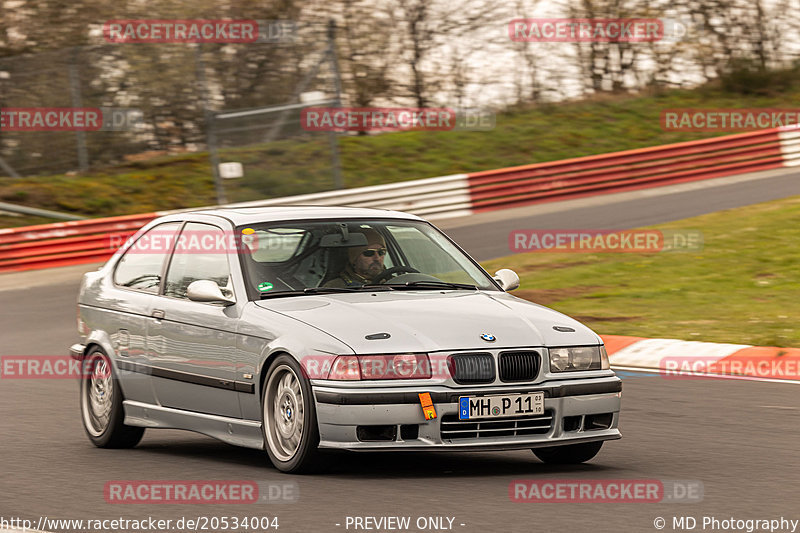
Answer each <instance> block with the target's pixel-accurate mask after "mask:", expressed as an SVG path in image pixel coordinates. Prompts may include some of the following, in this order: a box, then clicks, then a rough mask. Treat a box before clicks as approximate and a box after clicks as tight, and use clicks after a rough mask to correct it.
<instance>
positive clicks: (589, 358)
mask: <svg viewBox="0 0 800 533" xmlns="http://www.w3.org/2000/svg"><path fill="white" fill-rule="evenodd" d="M608 368H610V365H609V364H608V354H607V353H606V347H605V346H603V345H602V344H601V345H600V346H575V347H571V348H550V372H577V371H580V370H607V369H608Z"/></svg>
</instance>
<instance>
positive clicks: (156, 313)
mask: <svg viewBox="0 0 800 533" xmlns="http://www.w3.org/2000/svg"><path fill="white" fill-rule="evenodd" d="M150 316H152V317H153V318H155V319H156V320H161V319H162V318H164V310H163V309H153V312H152V313H150Z"/></svg>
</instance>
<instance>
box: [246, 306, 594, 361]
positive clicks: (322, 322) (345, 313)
mask: <svg viewBox="0 0 800 533" xmlns="http://www.w3.org/2000/svg"><path fill="white" fill-rule="evenodd" d="M256 305H257V306H259V307H263V308H266V309H269V310H271V311H274V312H278V313H281V314H283V315H286V316H289V317H292V318H294V319H296V320H299V321H301V322H304V323H305V324H308V325H310V326H313V327H315V328H317V329H320V330H322V331H325V332H326V333H328V334H330V335H332V336H334V337H336V338H337V339H339V340H340V341H341V342H343V343H345V344H347V345H348V346H350V347H351V348H352V349H353V351H354V352H355V353H398V352H436V351H448V350H472V349H482V350H486V349H496V348H514V347H533V346H569V345H588V344H598V343H599V342H600V338H599V337H598V336H597V335H596V334H595V333H594V332H593V331H592V330H590V329H589V328H587V327H586V326H584V325H582V324H581V323H580V322H577V321H576V320H573V319H571V318H569V317H567V316H565V315H563V314H561V313H558V312H556V311H553V310H552V309H548V308H546V307H542V306H540V305H537V304H534V303H531V302H527V301H525V300H521V299H519V298H515V297H513V296H511V295H510V294H507V293H502V292H478V291H408V292H407V291H402V292H401V291H393V292H388V291H387V292H382V291H381V292H359V293H353V294H335V295H307V296H294V297H286V298H275V299H272V300H263V301H259V302H256ZM553 326H565V327H566V328H571V329H573V330H574V331H557V330H555V329H553ZM386 333H388V334H389V336H388V338H380V337H386V335H378V334H386ZM482 334H489V335H492V336H493V337H495V339H496V340H495V341H493V342H487V341H485V340H483V339H482V338H481V335H482ZM367 336H378V337H379V338H376V339H373V340H370V339H367Z"/></svg>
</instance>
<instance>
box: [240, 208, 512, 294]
mask: <svg viewBox="0 0 800 533" xmlns="http://www.w3.org/2000/svg"><path fill="white" fill-rule="evenodd" d="M238 232H239V233H241V235H242V241H243V243H244V244H245V245H246V247H247V249H248V250H249V252H250V253H244V254H242V258H243V259H242V261H243V265H244V274H245V279H246V282H247V285H248V292H249V293H250V294H251V296H253V297H255V298H266V297H271V296H273V295H278V294H281V293H282V295H284V296H286V295H289V294H294V293H297V294H309V293H320V292H349V291H357V290H365V289H369V290H376V289H384V290H390V289H396V290H400V289H403V290H408V289H410V288H414V289H420V290H424V289H471V290H474V289H482V290H498V289H497V287H496V286H495V285H494V283H493V282H492V280H491V278H490V277H489V276H488V275H487V274H486V272H485V271H483V269H481V268H480V267H479V266H478V265H477V264H475V263H474V262H473V261H472V260H471V259H470V258H469V257H467V256H466V255H465V254H464V253H463V252H461V251H460V250H459V249H458V248H457V247H456V246H454V245H453V243H452V242H450V240H449V239H447V237H445V236H444V235H443V234H442V233H441V232H439V231H438V230H436V229H435V228H433V227H432V226H430V225H429V224H427V223H424V222H414V221H404V220H364V221H360V220H359V221H353V220H325V221H310V222H309V221H303V222H281V223H263V224H251V225H248V226H242V227H239V228H238Z"/></svg>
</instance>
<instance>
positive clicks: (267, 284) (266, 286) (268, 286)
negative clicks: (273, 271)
mask: <svg viewBox="0 0 800 533" xmlns="http://www.w3.org/2000/svg"><path fill="white" fill-rule="evenodd" d="M273 287H274V285H273V284H272V283H270V282H269V281H265V282H263V283H259V284H258V290H260V291H261V292H267V291H271V290H272V288H273Z"/></svg>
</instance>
